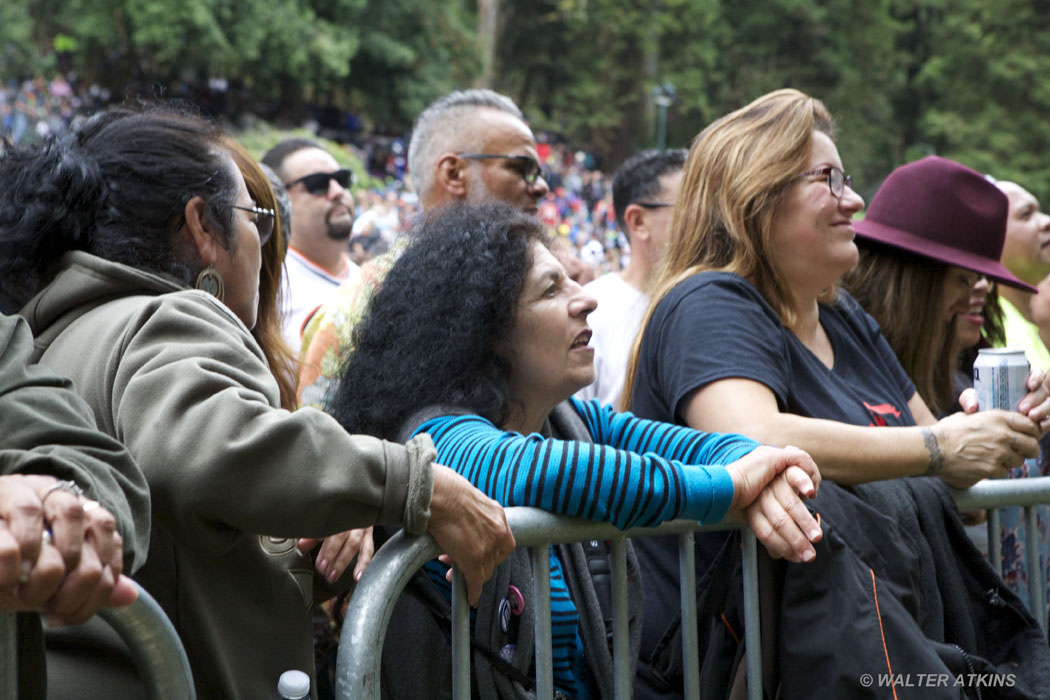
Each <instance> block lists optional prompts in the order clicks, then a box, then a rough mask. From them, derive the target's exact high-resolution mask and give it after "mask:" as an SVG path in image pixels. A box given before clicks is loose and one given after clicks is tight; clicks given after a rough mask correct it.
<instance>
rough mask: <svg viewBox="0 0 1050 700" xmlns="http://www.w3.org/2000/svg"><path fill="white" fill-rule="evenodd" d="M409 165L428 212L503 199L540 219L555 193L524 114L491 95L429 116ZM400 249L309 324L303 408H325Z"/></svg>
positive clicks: (450, 101) (422, 119)
mask: <svg viewBox="0 0 1050 700" xmlns="http://www.w3.org/2000/svg"><path fill="white" fill-rule="evenodd" d="M408 166H409V172H410V174H411V176H412V185H413V189H415V191H416V194H418V195H419V201H420V204H421V205H422V208H423V209H424V210H428V209H432V208H434V207H438V206H441V205H442V204H448V203H450V202H455V201H467V202H471V203H478V202H486V201H493V200H499V201H503V202H507V203H508V204H511V205H513V206H515V207H517V208H518V209H521V210H522V211H526V212H530V213H535V212H536V209H537V205H538V203H539V200H540V199H542V198H543V197H544V196H545V195H546V194H547V192H548V191H549V188H548V187H547V176H546V172H545V170H544V168H543V164H542V163H540V161H539V155H538V154H537V152H536V139H535V137H534V136H533V134H532V130H531V129H530V128H529V126H528V125H527V124H526V123H525V121H524V118H523V116H522V113H521V110H520V109H518V106H517V105H516V104H514V101H513V100H511V99H510V98H509V97H506V96H504V95H500V94H499V93H496V92H493V91H492V90H457V91H455V92H452V93H450V94H448V95H445V96H444V97H442V98H440V99H438V100H436V101H435V102H433V103H432V104H431V105H430V106H428V107H427V108H426V109H424V110H423V111H422V112H421V113H420V115H419V117H418V118H417V119H416V123H415V126H414V127H413V129H412V138H411V140H410V141H409V146H408ZM402 249H403V243H395V245H394V248H393V249H392V250H391V252H390V253H388V254H386V255H381V256H379V257H378V258H375V259H373V260H371V261H369V262H368V263H366V264H365V266H364V267H363V268H362V274H361V276H360V278H358V279H353V280H351V281H349V282H347V283H345V284H343V285H341V286H340V287H339V290H338V291H337V292H336V295H335V296H333V297H332V298H331V299H329V300H328V301H327V302H326V303H325V304H324V305H323V306H322V307H321V308H320V309H319V310H318V311H317V313H315V314H314V315H313V317H312V318H311V319H309V320H308V321H307V325H306V328H305V330H304V333H303V350H302V353H301V356H300V359H301V360H302V369H301V370H300V373H299V391H300V397H301V399H302V401H303V402H304V403H310V404H316V405H322V404H323V403H324V396H325V394H326V393H327V391H328V389H329V388H330V387H332V386H334V384H335V383H336V382H337V381H338V380H339V376H338V367H340V366H341V365H342V363H341V361H340V358H341V357H342V355H343V354H344V351H346V350H347V349H348V348H349V343H350V332H351V330H352V329H353V327H354V324H355V323H357V320H358V319H359V318H360V317H361V314H362V312H363V309H364V305H365V303H366V302H367V301H368V299H370V298H371V296H372V294H374V292H375V291H376V289H378V287H379V285H380V284H381V283H382V279H383V277H384V276H385V274H386V271H387V270H389V269H390V267H391V266H392V265H393V263H394V261H395V260H396V259H397V256H398V255H399V253H400V251H401V250H402Z"/></svg>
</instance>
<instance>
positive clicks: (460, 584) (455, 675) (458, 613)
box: [452, 566, 471, 700]
mask: <svg viewBox="0 0 1050 700" xmlns="http://www.w3.org/2000/svg"><path fill="white" fill-rule="evenodd" d="M470 657H471V653H470V604H469V603H468V602H467V580H466V577H465V576H463V572H462V571H460V570H459V567H458V566H455V567H453V568H452V697H453V698H454V700H470Z"/></svg>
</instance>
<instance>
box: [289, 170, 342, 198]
mask: <svg viewBox="0 0 1050 700" xmlns="http://www.w3.org/2000/svg"><path fill="white" fill-rule="evenodd" d="M332 180H335V181H336V182H338V183H339V186H340V187H342V188H343V189H344V190H345V189H349V188H350V186H351V185H353V184H354V183H355V182H357V177H356V176H355V175H354V173H353V171H351V170H347V169H346V168H342V169H340V170H336V171H335V172H334V173H310V174H309V175H303V176H302V177H300V178H297V179H295V180H292V181H291V182H286V183H284V186H285V187H287V188H288V189H292V188H293V187H295V186H296V185H298V184H299V183H300V182H301V183H302V184H303V187H305V188H306V191H307V192H309V193H310V194H324V193H326V192H327V191H328V187H329V182H331V181H332Z"/></svg>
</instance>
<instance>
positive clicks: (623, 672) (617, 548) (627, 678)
mask: <svg viewBox="0 0 1050 700" xmlns="http://www.w3.org/2000/svg"><path fill="white" fill-rule="evenodd" d="M507 522H508V524H509V525H510V527H511V530H512V531H513V532H514V538H515V539H516V541H517V544H518V546H519V547H529V548H530V549H531V554H532V562H533V572H534V574H533V575H534V586H535V595H536V603H535V610H536V620H535V624H536V654H535V664H536V697H538V698H551V697H553V695H554V680H553V678H554V674H553V663H552V658H551V621H550V570H549V561H548V555H547V548H548V546H549V545H551V544H558V543H562V542H580V541H585V540H610V541H611V542H612V567H613V568H612V580H613V662H614V666H615V668H616V677H615V679H614V683H615V693H616V695H615V697H616V700H626V699H627V698H630V697H631V683H632V680H633V679H632V678H631V675H630V669H631V668H632V667H633V664H632V663H631V660H630V659H628V658H627V657H628V654H629V649H628V635H627V576H626V574H627V556H626V552H627V549H626V544H625V539H626V538H628V537H641V536H648V535H670V534H675V535H678V537H679V553H680V555H681V556H680V558H681V564H680V581H681V589H682V620H683V632H682V633H683V654H684V661H685V668H686V669H687V673H686V677H685V690H686V697H697V695H698V693H699V684H700V678H699V656H698V653H699V649H698V646H699V645H698V644H697V618H696V596H695V593H694V592H695V590H696V569H695V566H694V561H693V535H694V533H696V532H698V531H710V530H727V529H736V528H743V526H741V525H737V524H733V523H723V524H718V525H711V526H704V527H697V525H696V523H695V522H692V521H685V520H677V521H674V522H670V523H664V524H663V525H660V526H659V527H655V528H635V529H631V530H617V529H616V528H615V527H613V526H612V525H610V524H608V523H595V522H591V521H589V520H581V519H578V518H569V517H565V516H557V515H554V514H552V513H548V512H546V511H542V510H539V509H536V508H508V509H507ZM743 529H744V537H743V540H744V580H745V587H744V596H745V597H744V614H745V630H744V635H745V640H746V643H747V645H748V649H749V650H752V649H754V650H758V648H759V627H758V584H757V577H756V576H755V575H754V573H753V572H755V571H756V566H757V552H758V550H757V545H756V540H755V536H754V534H753V533H752V532H751V531H750V530H747V529H746V528H743ZM437 554H438V547H437V545H436V544H435V543H434V540H433V539H432V538H430V537H429V536H422V537H412V536H407V535H405V534H404V533H403V532H401V533H398V534H397V535H396V536H394V537H393V538H391V539H390V540H389V541H388V542H387V543H386V544H385V545H383V547H381V548H380V549H379V551H378V552H376V555H375V557H374V558H373V559H372V562H371V564H369V566H368V569H367V570H366V571H365V574H364V576H362V578H361V581H360V582H359V583H358V585H357V589H356V590H355V591H354V595H353V597H352V598H351V601H350V607H349V609H348V610H347V613H346V620H345V622H344V624H343V631H342V637H341V641H340V644H339V654H338V659H337V663H336V669H337V670H336V698H338V700H350V699H351V698H352V699H353V700H368V699H375V700H378V698H379V678H380V656H381V653H382V649H383V640H384V638H385V636H386V629H387V626H388V625H389V623H390V617H391V615H392V614H393V610H394V605H395V603H396V602H397V599H398V597H399V596H400V595H401V592H402V590H404V588H405V586H406V585H407V584H408V581H409V579H410V578H411V577H412V575H413V574H414V573H415V572H416V571H417V570H418V569H419V568H420V567H421V566H422V565H423V564H424V563H426V562H427V561H428V560H430V559H433V558H434V557H435V556H437ZM452 621H453V624H452V659H453V676H452V696H453V698H455V699H456V700H466V699H468V698H469V697H470V606H469V605H468V604H467V599H466V589H465V585H464V582H463V580H462V578H461V576H460V575H459V572H458V571H456V572H455V575H454V580H453V598H452ZM761 668H762V661H761V658H760V657H759V655H758V654H757V653H754V654H751V653H749V654H748V659H747V677H748V697H749V700H759V699H760V698H761V693H762V689H761V681H760V678H761Z"/></svg>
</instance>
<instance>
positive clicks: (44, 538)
mask: <svg viewBox="0 0 1050 700" xmlns="http://www.w3.org/2000/svg"><path fill="white" fill-rule="evenodd" d="M54 543H55V535H54V534H53V533H52V532H51V530H49V529H48V528H46V527H45V528H44V532H43V533H42V534H41V535H40V546H41V547H46V546H48V545H53V544H54Z"/></svg>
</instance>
